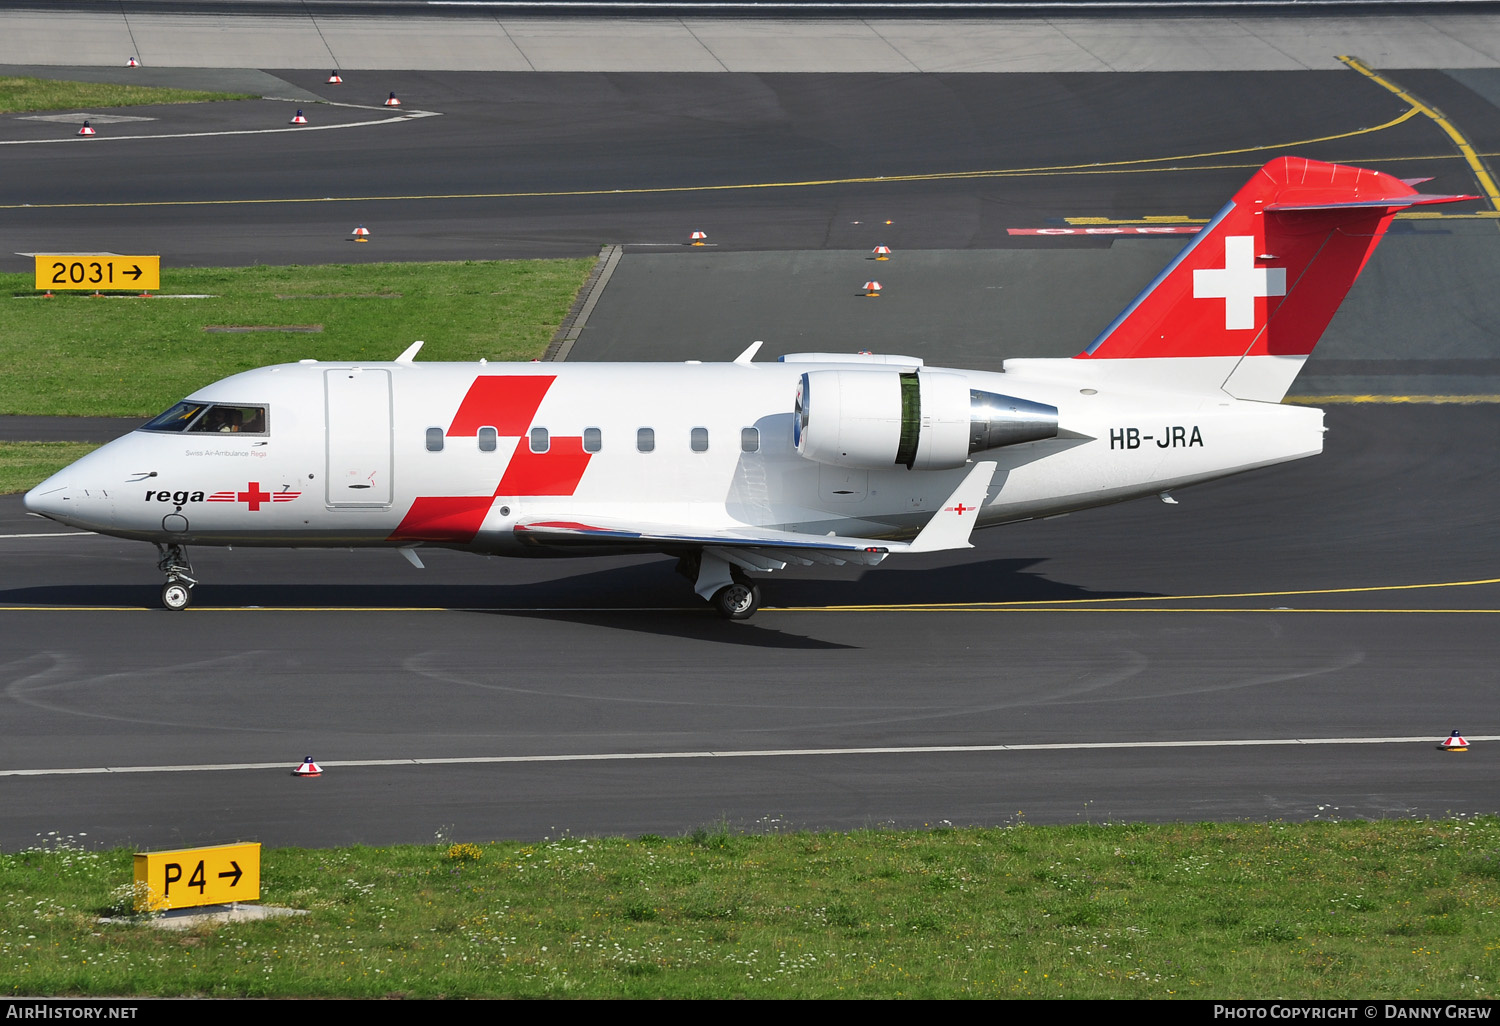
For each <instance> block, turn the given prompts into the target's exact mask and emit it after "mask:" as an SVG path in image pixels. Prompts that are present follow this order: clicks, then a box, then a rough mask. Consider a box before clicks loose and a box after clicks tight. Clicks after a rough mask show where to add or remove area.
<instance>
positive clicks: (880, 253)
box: [875, 246, 891, 260]
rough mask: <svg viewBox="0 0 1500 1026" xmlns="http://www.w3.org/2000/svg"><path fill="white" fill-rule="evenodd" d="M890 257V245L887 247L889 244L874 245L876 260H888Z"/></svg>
mask: <svg viewBox="0 0 1500 1026" xmlns="http://www.w3.org/2000/svg"><path fill="white" fill-rule="evenodd" d="M890 258H891V247H889V246H876V247H875V259H876V260H889V259H890Z"/></svg>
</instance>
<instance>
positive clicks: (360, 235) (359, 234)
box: [349, 225, 370, 242]
mask: <svg viewBox="0 0 1500 1026" xmlns="http://www.w3.org/2000/svg"><path fill="white" fill-rule="evenodd" d="M349 234H350V235H353V236H354V241H355V242H369V241H370V229H368V228H366V227H365V226H364V225H360V226H359V227H358V228H356V229H354V231H352V232H350V233H349Z"/></svg>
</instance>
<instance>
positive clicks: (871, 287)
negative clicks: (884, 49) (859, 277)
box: [865, 281, 881, 299]
mask: <svg viewBox="0 0 1500 1026" xmlns="http://www.w3.org/2000/svg"><path fill="white" fill-rule="evenodd" d="M880 288H881V286H880V282H878V281H867V282H865V295H866V296H869V297H870V298H871V299H879V298H880Z"/></svg>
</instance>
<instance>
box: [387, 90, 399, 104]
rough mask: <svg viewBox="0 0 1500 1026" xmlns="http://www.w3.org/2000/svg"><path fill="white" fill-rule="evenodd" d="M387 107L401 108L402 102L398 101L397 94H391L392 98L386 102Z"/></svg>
mask: <svg viewBox="0 0 1500 1026" xmlns="http://www.w3.org/2000/svg"><path fill="white" fill-rule="evenodd" d="M385 105H386V106H387V107H399V106H401V101H400V100H398V99H396V94H395V93H392V94H391V98H390V99H389V100H386V101H385Z"/></svg>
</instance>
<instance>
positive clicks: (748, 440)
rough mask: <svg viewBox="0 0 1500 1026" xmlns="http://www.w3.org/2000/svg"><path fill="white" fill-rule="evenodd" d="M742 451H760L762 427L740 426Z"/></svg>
mask: <svg viewBox="0 0 1500 1026" xmlns="http://www.w3.org/2000/svg"><path fill="white" fill-rule="evenodd" d="M740 452H760V428H740Z"/></svg>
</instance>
